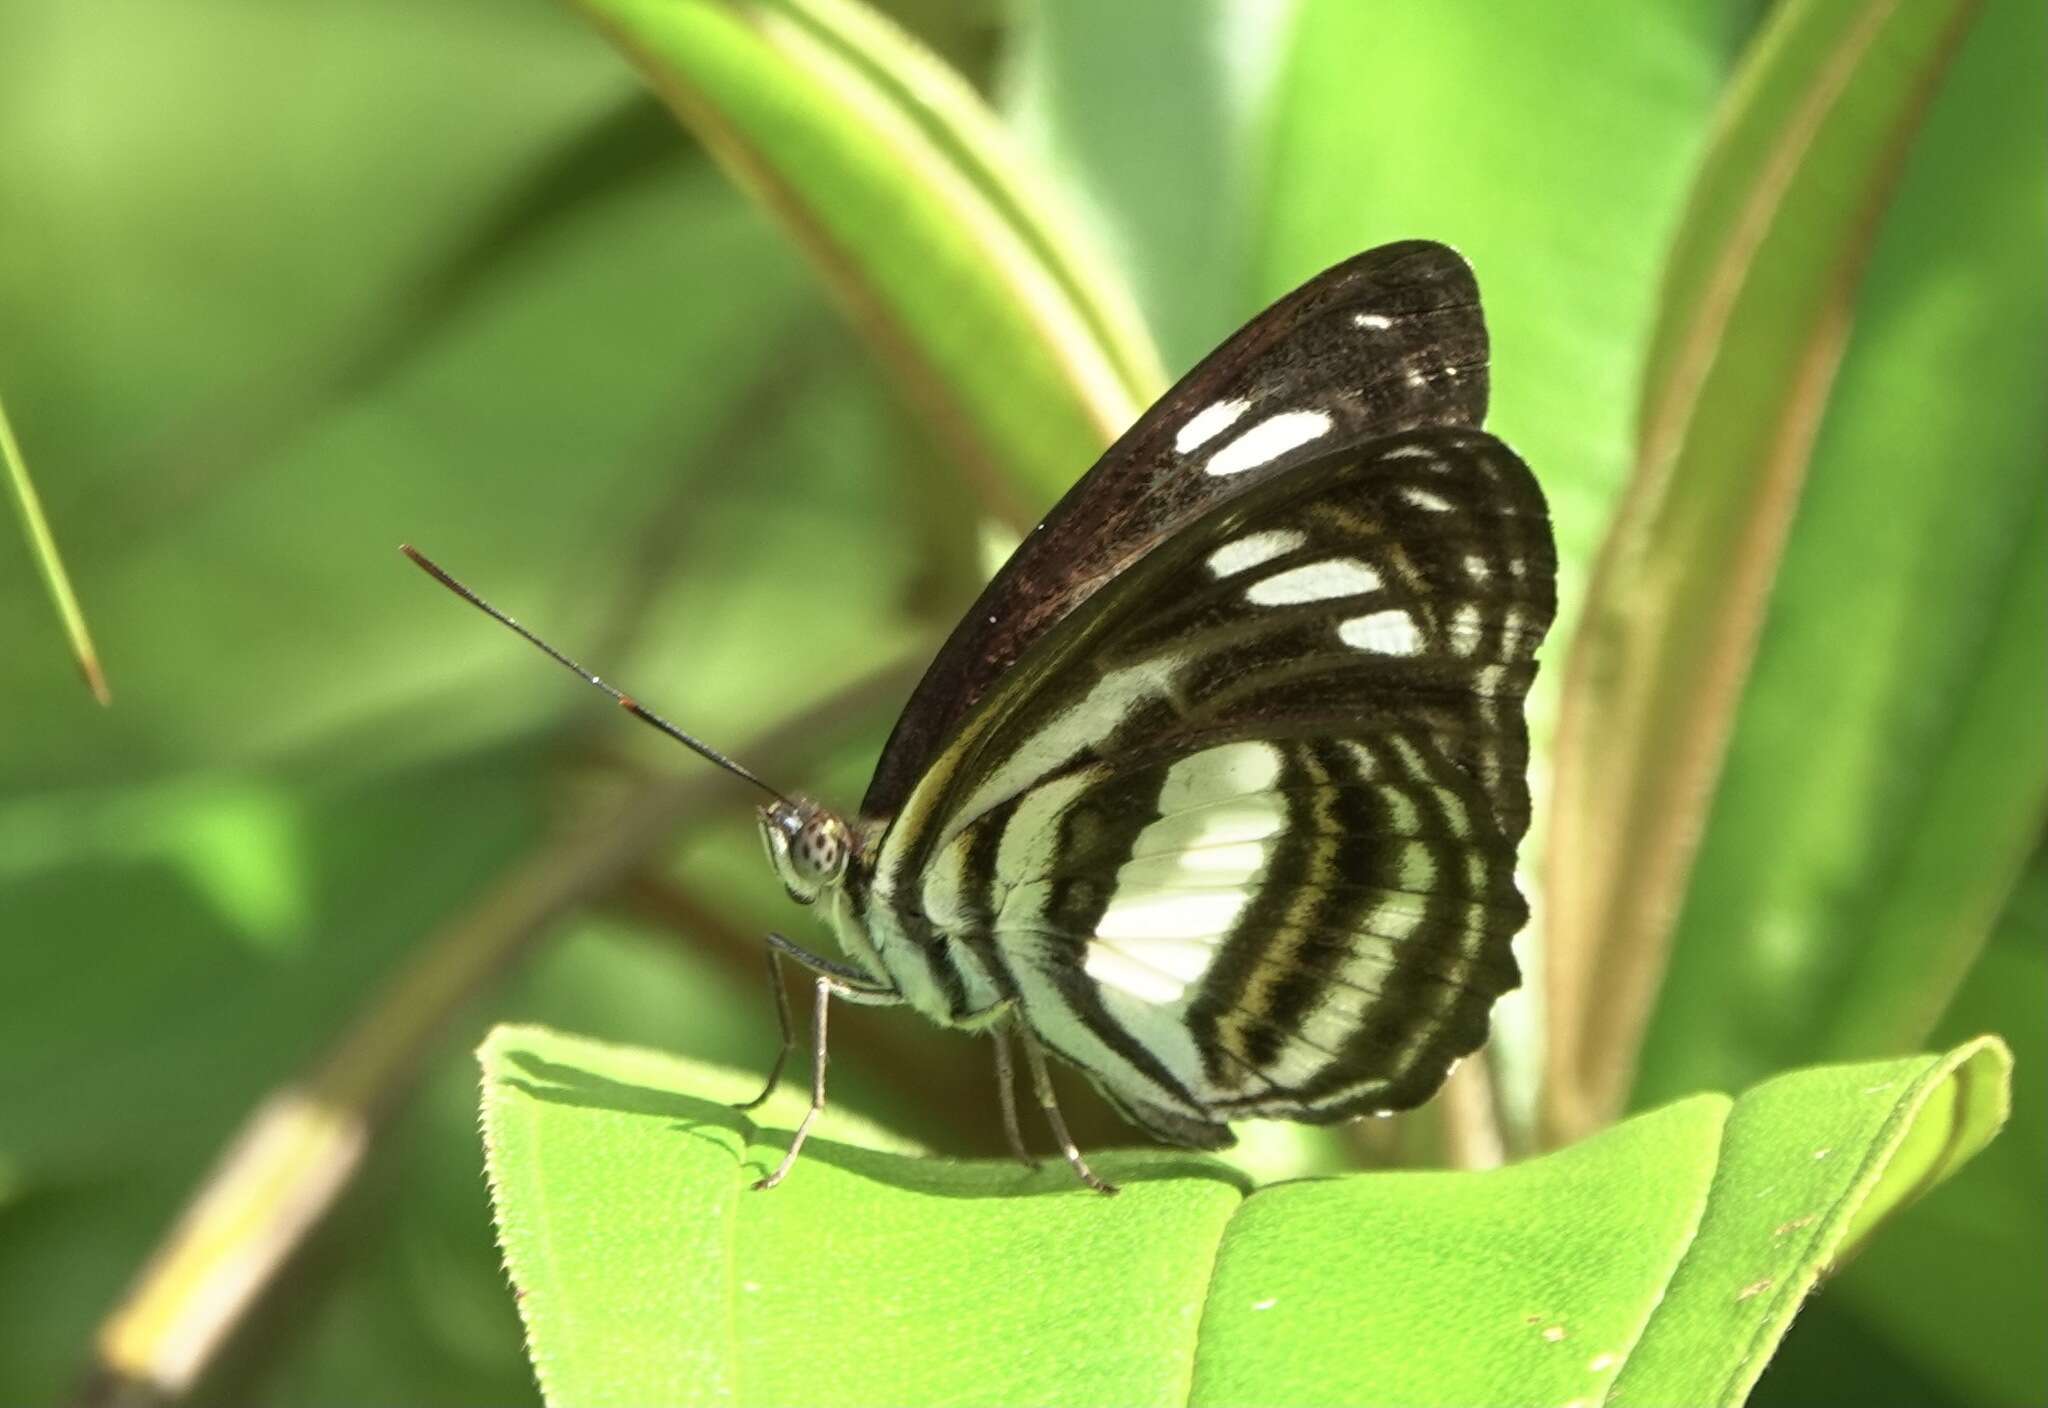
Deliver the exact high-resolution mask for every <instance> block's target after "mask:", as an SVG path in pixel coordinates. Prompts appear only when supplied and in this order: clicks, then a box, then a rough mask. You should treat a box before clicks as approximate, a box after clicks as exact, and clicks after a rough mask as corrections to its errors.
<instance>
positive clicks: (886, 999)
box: [754, 934, 903, 1190]
mask: <svg viewBox="0 0 2048 1408" xmlns="http://www.w3.org/2000/svg"><path fill="white" fill-rule="evenodd" d="M768 953H769V960H770V962H771V963H773V962H774V961H775V960H776V959H778V958H780V957H781V956H782V955H783V954H788V955H789V956H790V957H792V958H794V959H796V960H797V961H798V962H799V963H802V964H804V965H806V966H807V967H812V968H816V969H818V970H820V971H819V973H818V977H817V981H816V983H815V984H814V989H815V993H816V996H815V997H814V999H813V1001H812V1006H811V1108H810V1109H808V1110H806V1111H805V1112H804V1117H803V1119H802V1121H801V1122H799V1123H798V1125H797V1127H796V1133H794V1134H792V1135H791V1136H790V1139H789V1152H788V1153H786V1154H784V1155H783V1156H782V1162H781V1163H779V1164H777V1165H776V1166H775V1171H774V1172H773V1173H771V1174H769V1175H768V1176H767V1177H766V1178H763V1179H761V1180H760V1181H759V1182H757V1183H755V1184H754V1187H755V1188H756V1189H757V1190H759V1189H766V1188H773V1187H774V1186H775V1185H776V1184H778V1183H780V1182H781V1181H782V1180H783V1179H785V1178H787V1177H788V1176H789V1171H790V1169H791V1168H793V1167H795V1166H796V1156H797V1153H798V1151H799V1150H801V1149H802V1148H803V1147H804V1140H805V1139H807V1138H808V1137H809V1136H810V1133H811V1126H812V1125H813V1124H815V1123H817V1119H818V1116H819V1114H821V1113H822V1112H823V1111H824V1109H825V1016H826V1013H827V1012H829V1011H830V1010H831V1005H832V999H833V998H835V997H838V998H843V999H845V1000H846V1001H848V1002H857V1003H861V1004H863V1005H866V1006H874V1007H888V1006H893V1005H895V1004H896V1003H899V1002H901V1001H903V994H902V993H900V992H898V991H896V989H894V988H892V987H887V986H885V985H883V984H880V983H877V982H875V981H873V980H872V979H870V978H868V976H867V975H866V974H865V973H863V972H861V971H860V970H859V969H858V968H852V967H849V966H847V965H846V964H843V963H834V962H833V961H832V960H831V959H829V958H820V957H819V956H818V955H817V954H814V953H812V952H810V951H809V950H807V949H804V948H800V947H799V946H797V945H796V944H793V943H791V942H790V941H789V940H788V939H785V938H783V937H782V935H780V934H770V935H769V936H768ZM781 989H782V983H781V969H780V968H779V967H778V968H777V969H776V990H777V991H778V992H780V991H781ZM788 1010H789V1008H788V998H787V997H784V999H783V1007H782V1011H783V1013H784V1016H785V1018H786V1017H787V1014H788ZM788 1029H789V1027H788V1023H787V1021H786V1020H785V1023H784V1027H783V1030H784V1033H785V1035H786V1034H787V1032H788ZM788 1054H789V1046H788V1044H787V1042H785V1044H784V1046H783V1055H784V1056H787V1055H788ZM776 1068H777V1069H776V1074H778V1075H779V1074H780V1069H781V1061H780V1060H779V1059H778V1060H777V1062H776ZM769 1089H770V1090H773V1089H774V1082H773V1078H772V1077H771V1080H770V1084H769ZM762 1098H763V1099H766V1098H767V1094H766V1092H763V1094H762Z"/></svg>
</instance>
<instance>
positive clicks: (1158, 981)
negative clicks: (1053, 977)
mask: <svg viewBox="0 0 2048 1408" xmlns="http://www.w3.org/2000/svg"><path fill="white" fill-rule="evenodd" d="M1081 971H1082V972H1084V973H1086V974H1087V975H1088V976H1089V977H1091V978H1093V979H1094V980H1095V981H1096V982H1098V983H1101V984H1102V985H1103V986H1104V987H1108V988H1115V989H1116V990H1117V991H1119V992H1126V993H1129V994H1130V995H1131V996H1132V997H1135V998H1137V999H1138V1000H1139V1001H1140V1002H1172V1001H1174V1000H1175V999H1176V998H1178V997H1179V996H1180V995H1181V994H1182V993H1184V992H1186V991H1187V984H1186V983H1183V982H1180V981H1178V980H1176V979H1174V978H1170V977H1168V976H1167V975H1166V974H1164V973H1160V972H1157V971H1155V970H1154V969H1152V968H1150V967H1148V966H1146V965H1145V964H1143V963H1140V962H1138V961H1137V960H1136V959H1133V958H1131V957H1129V956H1128V955H1126V954H1125V953H1124V952H1123V951H1122V950H1120V949H1117V948H1113V947H1111V946H1110V945H1108V944H1104V943H1091V944H1089V945H1088V955H1087V957H1086V958H1084V959H1082V960H1081Z"/></svg>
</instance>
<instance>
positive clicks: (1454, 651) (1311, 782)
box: [860, 427, 1556, 1144]
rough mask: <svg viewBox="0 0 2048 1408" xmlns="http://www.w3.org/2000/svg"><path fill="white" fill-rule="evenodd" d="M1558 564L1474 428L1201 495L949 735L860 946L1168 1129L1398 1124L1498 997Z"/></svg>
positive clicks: (894, 829) (1197, 1133) (1535, 495)
mask: <svg viewBox="0 0 2048 1408" xmlns="http://www.w3.org/2000/svg"><path fill="white" fill-rule="evenodd" d="M1555 568H1556V563H1555V553H1554V550H1553V547H1552V543H1551V536H1550V528H1549V521H1548V517H1547V515H1546V513H1545V510H1544V505H1543V499H1542V495H1541V493H1540V492H1539V491H1538V489H1537V487H1536V485H1535V482H1534V480H1533V479H1532V478H1531V477H1530V475H1529V472H1528V470H1527V468H1526V467H1525V466H1524V465H1523V464H1522V462H1521V461H1520V460H1519V459H1517V458H1516V457H1515V455H1514V454H1513V453H1512V452H1511V451H1509V450H1508V449H1507V448H1506V447H1505V446H1503V445H1502V444H1501V443H1500V442H1499V441H1497V440H1495V439H1493V438H1492V437H1491V436H1489V435H1486V434H1484V433H1483V432H1480V431H1477V430H1473V429H1467V428H1458V427H1434V428H1426V429H1420V430H1415V431H1411V432H1406V433H1402V434H1396V435H1390V436H1385V437H1380V438H1376V439H1373V440H1370V441H1368V442H1367V443H1364V444H1361V445H1355V446H1351V447H1349V448H1345V449H1342V450H1339V451H1336V452H1333V453H1328V454H1325V455H1322V456H1320V457H1316V458H1313V459H1311V460H1309V461H1307V462H1305V463H1297V464H1295V465H1294V466H1293V467H1291V468H1290V470H1289V472H1287V473H1286V474H1284V475H1274V476H1268V477H1266V478H1265V479H1263V480H1261V481H1259V482H1257V483H1255V484H1253V485H1252V486H1250V487H1248V488H1247V489H1245V490H1243V491H1242V492H1240V493H1238V494H1236V495H1235V496H1233V497H1230V498H1227V499H1223V500H1220V501H1218V502H1216V503H1213V504H1212V505H1210V507H1209V508H1208V509H1207V510H1206V511H1204V512H1202V513H1200V514H1198V515H1196V516H1195V517H1194V518H1193V519H1192V520H1191V521H1189V522H1187V523H1185V524H1184V525H1182V526H1181V527H1179V528H1178V529H1177V530H1176V531H1175V532H1174V533H1173V534H1172V535H1171V536H1169V537H1167V538H1166V539H1165V540H1163V541H1161V542H1160V543H1158V544H1157V545H1156V546H1154V547H1153V549H1152V550H1151V551H1150V552H1148V553H1146V554H1144V555H1143V556H1142V557H1140V558H1138V559H1137V560H1135V561H1133V562H1132V563H1131V564H1130V565H1129V566H1127V567H1126V568H1125V569H1124V570H1123V571H1122V572H1120V573H1119V574H1118V575H1116V576H1115V577H1113V578H1112V579H1110V580H1109V581H1107V582H1105V583H1103V584H1101V585H1100V586H1099V587H1098V588H1097V589H1096V590H1095V591H1094V592H1092V593H1091V594H1090V595H1089V596H1088V597H1087V599H1086V600H1085V601H1083V602H1081V603H1080V604H1078V605H1077V606H1075V607H1074V608H1073V609H1072V610H1071V611H1069V612H1068V613H1067V614H1066V615H1065V616H1064V617H1063V618H1062V619H1060V620H1059V621H1058V622H1057V623H1055V624H1054V625H1053V626H1051V627H1050V628H1048V629H1047V630H1045V631H1044V632H1042V633H1041V634H1040V635H1039V636H1038V637H1037V638H1035V639H1034V640H1033V642H1032V643H1031V645H1030V646H1029V648H1028V649H1026V650H1025V651H1024V652H1023V653H1022V654H1021V655H1020V656H1019V657H1018V658H1017V659H1016V660H1015V661H1014V662H1013V663H1012V664H1011V665H1010V667H1009V668H1008V669H1007V670H1006V671H1005V672H1004V673H1003V674H1002V676H1001V677H1000V679H999V680H997V681H996V682H995V685H994V687H993V688H992V689H991V690H989V691H988V692H986V693H985V694H984V696H983V697H982V698H981V700H980V702H979V704H978V705H977V707H976V708H974V709H973V710H972V711H970V712H969V713H968V714H967V715H966V716H965V718H964V720H963V721H962V723H961V724H960V726H959V727H958V729H957V731H956V732H955V733H954V735H953V736H952V738H951V739H950V741H949V742H948V743H947V744H946V746H945V747H944V748H943V749H942V750H941V751H940V752H939V753H938V755H937V756H936V757H934V758H933V759H932V761H931V764H930V766H929V767H928V768H927V769H926V770H925V771H924V773H923V775H922V777H921V779H920V780H919V782H918V784H917V786H916V787H915V788H914V789H913V790H912V791H911V792H910V794H909V795H908V796H907V797H906V799H905V800H904V803H903V805H902V807H901V809H900V812H899V813H898V815H897V816H896V817H895V818H894V820H893V822H892V824H891V825H889V827H888V828H887V830H886V831H885V832H884V833H883V835H882V836H881V839H880V841H879V843H878V845H877V846H876V848H875V850H874V852H873V853H872V857H871V870H870V873H869V880H868V884H867V887H866V893H865V894H864V895H863V896H862V897H861V900H860V903H861V904H862V905H863V907H864V908H865V909H866V910H867V912H868V917H869V919H870V921H871V922H870V923H869V928H870V929H871V930H872V931H874V932H876V933H878V934H880V935H882V936H883V939H884V941H885V942H886V941H889V940H893V941H894V942H895V943H896V944H898V945H899V946H902V945H911V946H917V947H918V949H919V951H918V952H917V953H916V954H915V955H914V961H916V962H917V963H919V964H921V965H923V966H924V967H925V968H927V969H929V971H930V972H931V973H933V974H935V975H937V976H938V978H939V979H940V980H942V984H943V986H944V987H945V989H946V993H947V996H946V1003H947V1004H948V1005H950V1007H951V1008H952V1009H953V1010H952V1011H951V1013H950V1015H952V1016H954V1017H956V1018H959V1017H965V1016H966V1015H967V1014H969V1013H971V1012H973V1011H975V1010H980V1009H985V1008H986V1007H988V1006H989V1005H990V1004H991V1003H994V1002H1000V1001H1003V1000H1008V1001H1010V1002H1012V1003H1014V1004H1015V1005H1016V1007H1017V1008H1018V1009H1019V1011H1020V1013H1021V1015H1022V1017H1023V1019H1024V1020H1025V1021H1027V1022H1028V1023H1029V1024H1030V1025H1031V1027H1032V1028H1033V1029H1034V1030H1035V1031H1036V1032H1037V1034H1038V1035H1039V1037H1040V1038H1041V1039H1042V1040H1043V1041H1045V1042H1046V1043H1047V1044H1048V1045H1049V1046H1051V1047H1052V1048H1054V1049H1055V1050H1057V1051H1058V1052H1059V1053H1060V1054H1062V1055H1063V1056H1065V1057H1066V1058H1067V1059H1068V1060H1070V1061H1072V1062H1073V1063H1074V1064H1076V1065H1078V1066H1080V1067H1081V1068H1083V1069H1084V1070H1086V1071H1087V1072H1088V1073H1089V1074H1090V1075H1091V1076H1092V1077H1093V1078H1094V1080H1095V1081H1096V1083H1097V1084H1098V1085H1099V1086H1100V1087H1101V1088H1102V1089H1103V1090H1104V1091H1105V1093H1107V1094H1108V1095H1109V1096H1110V1097H1111V1098H1112V1099H1113V1100H1115V1101H1116V1102H1117V1103H1118V1104H1119V1105H1120V1106H1121V1107H1123V1108H1124V1109H1125V1110H1126V1111H1127V1112H1128V1113H1130V1114H1131V1115H1132V1117H1133V1118H1134V1119H1136V1120H1137V1121H1138V1122H1139V1123H1141V1124H1143V1125H1145V1126H1146V1127H1147V1128H1149V1129H1151V1130H1153V1131H1154V1132H1155V1133H1158V1134H1160V1135H1161V1136H1163V1137H1166V1138H1169V1139H1174V1140H1177V1141H1179V1142H1183V1143H1195V1144H1216V1143H1220V1142H1226V1141H1227V1138H1228V1134H1227V1131H1225V1130H1224V1129H1223V1128H1222V1122H1223V1121H1225V1120H1228V1119H1232V1118H1237V1117H1241V1116H1275V1117H1285V1118H1290V1119H1309V1120H1321V1119H1335V1118H1339V1117H1342V1116H1345V1115H1350V1114H1354V1113H1358V1112H1360V1111H1364V1110H1392V1109H1399V1108H1404V1107H1407V1106H1411V1105H1414V1104H1417V1103H1420V1102H1421V1101H1422V1100H1424V1099H1426V1098H1428V1096H1429V1095H1430V1094H1431V1093H1433V1092H1434V1091H1435V1089H1436V1088H1437V1086H1438V1085H1439V1084H1440V1083H1441V1082H1442V1080H1443V1077H1444V1075H1445V1073H1446V1072H1447V1070H1448V1069H1449V1067H1450V1066H1451V1065H1452V1064H1454V1063H1455V1061H1456V1060H1457V1059H1458V1058H1459V1057H1462V1056H1464V1055H1465V1054H1467V1053H1469V1052H1471V1051H1472V1050H1474V1049H1476V1048H1477V1047H1478V1046H1479V1045H1480V1043H1481V1042H1482V1041H1483V1040H1484V1038H1485V1034H1486V1025H1487V1013H1488V1010H1489V1009H1490V1007H1491V1006H1492V1004H1493V1001H1494V1000H1495V999H1496V998H1497V997H1498V996H1499V995H1500V994H1501V993H1502V992H1504V991H1506V990H1507V989H1509V988H1511V987H1513V986H1514V985H1515V983H1516V982H1517V981H1518V975H1517V972H1516V967H1515V963H1514V960H1513V957H1512V955H1511V953H1510V950H1509V941H1510V940H1511V939H1512V938H1513V936H1514V934H1515V933H1516V932H1517V931H1518V930H1519V929H1520V928H1521V926H1522V924H1523V921H1524V920H1525V918H1526V915H1527V909H1526V906H1525V904H1524V902H1523V900H1522V897H1521V895H1520V893H1519V892H1518V890H1517V889H1516V886H1515V881H1514V863H1515V850H1516V846H1517V843H1518V842H1519V841H1520V839H1521V837H1522V834H1523V832H1524V831H1525V830H1526V829H1527V825H1528V815H1529V800H1528V792H1527V788H1526V784H1525V781H1524V772H1525V769H1526V765H1527V760H1528V743H1527V735H1526V730H1525V726H1524V722H1523V716H1522V704H1523V699H1524V696H1525V695H1526V693H1527V691H1528V688H1529V684H1530V681H1531V679H1532V678H1533V675H1534V671H1535V662H1534V655H1535V651H1536V648H1537V645H1538V644H1539V642H1540V641H1541V640H1542V638H1543V635H1544V632H1545V630H1546V629H1547V628H1548V626H1549V623H1550V619H1551V616H1552V614H1553V611H1554V607H1555V595H1554V579H1555ZM881 956H882V957H883V958H884V960H885V961H886V962H887V963H888V964H889V966H890V967H891V969H892V971H901V968H902V965H903V964H904V963H906V962H907V961H911V960H912V958H913V955H910V954H905V953H902V952H900V951H899V952H898V953H896V954H893V955H892V954H889V953H886V952H885V953H884V954H882V955H881Z"/></svg>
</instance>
